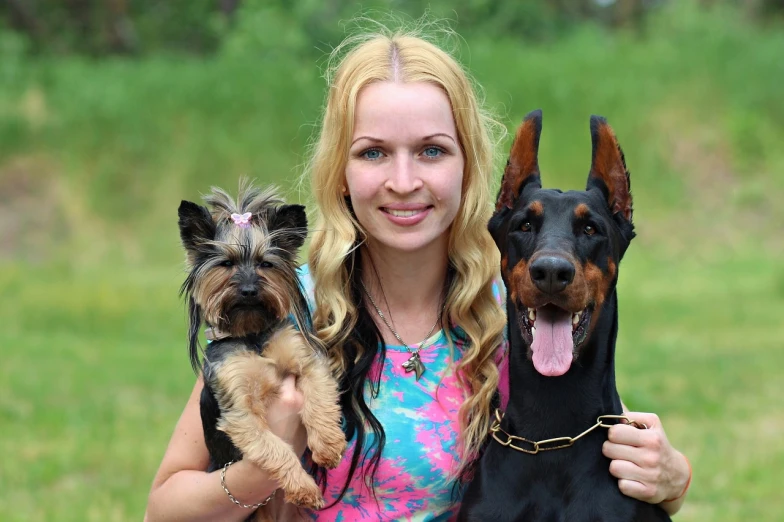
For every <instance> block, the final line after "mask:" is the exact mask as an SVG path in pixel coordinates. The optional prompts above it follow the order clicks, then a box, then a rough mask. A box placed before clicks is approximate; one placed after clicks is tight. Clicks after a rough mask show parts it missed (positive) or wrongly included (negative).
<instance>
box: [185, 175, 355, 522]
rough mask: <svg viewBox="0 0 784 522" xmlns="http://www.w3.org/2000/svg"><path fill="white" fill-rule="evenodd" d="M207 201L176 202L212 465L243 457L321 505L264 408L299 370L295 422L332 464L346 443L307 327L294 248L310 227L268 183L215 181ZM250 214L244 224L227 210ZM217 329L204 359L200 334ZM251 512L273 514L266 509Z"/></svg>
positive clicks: (289, 493) (289, 492) (288, 491)
mask: <svg viewBox="0 0 784 522" xmlns="http://www.w3.org/2000/svg"><path fill="white" fill-rule="evenodd" d="M205 202H206V203H207V207H204V206H200V205H197V204H195V203H191V202H189V201H183V202H182V203H181V205H180V208H179V228H180V236H181V239H182V243H183V246H184V247H185V251H186V255H187V264H188V268H189V274H188V277H187V279H186V280H185V282H184V283H183V286H182V292H183V293H184V294H185V295H186V296H187V300H188V306H189V315H190V328H189V351H190V358H191V363H192V365H193V366H194V369H196V370H199V369H200V370H201V371H202V373H203V376H204V391H203V392H202V396H201V417H202V424H203V427H204V437H205V441H206V444H207V448H208V450H209V452H210V464H209V471H213V470H217V469H220V468H222V467H223V466H224V465H225V464H226V463H227V462H229V461H237V460H240V459H243V458H244V459H250V460H252V461H253V462H255V463H256V464H258V465H259V466H260V467H262V468H263V469H265V470H267V471H268V472H269V473H270V474H271V476H272V477H273V478H274V479H275V480H276V481H278V483H279V484H280V485H281V487H282V489H283V490H284V491H285V500H286V501H287V502H290V503H292V504H296V505H299V506H303V507H308V508H312V509H318V508H320V507H322V506H323V502H324V501H323V498H322V494H321V490H320V489H319V487H318V486H317V484H316V482H315V481H314V479H313V477H312V476H311V475H310V474H308V473H307V472H306V471H305V469H304V468H303V466H302V463H301V461H300V459H299V457H298V456H297V455H296V454H295V452H294V451H293V449H292V448H291V446H290V445H289V444H287V443H285V442H284V441H283V440H281V439H280V438H278V437H277V436H275V435H273V434H272V432H270V431H269V427H268V425H267V423H266V421H265V416H266V415H265V413H266V408H267V405H268V403H269V401H270V400H272V399H273V398H275V397H276V394H277V393H278V389H279V387H280V384H281V382H282V380H283V378H284V377H286V376H289V375H294V376H296V377H297V387H298V389H299V390H300V391H301V392H302V394H303V396H304V407H303V409H302V411H301V417H302V423H303V425H304V426H305V428H306V430H307V441H308V447H309V448H310V451H311V453H312V460H313V462H314V463H315V464H317V465H322V466H326V467H329V468H333V467H335V466H337V464H338V463H339V462H340V459H341V457H342V455H343V451H344V450H345V446H346V441H345V437H344V434H343V431H342V429H341V424H340V423H341V418H340V408H339V406H338V390H337V384H336V382H335V380H334V379H333V378H332V376H331V374H330V371H329V369H328V365H327V360H326V357H325V355H324V350H323V349H322V347H321V345H320V343H319V342H318V340H317V339H316V338H315V337H314V336H313V335H312V334H311V328H310V320H309V314H308V309H307V301H306V299H305V296H304V292H303V289H302V288H301V285H300V283H299V281H298V278H297V273H296V267H297V265H296V256H297V251H298V249H299V248H300V247H301V246H302V245H303V243H304V241H305V237H306V234H307V218H306V216H305V210H304V207H302V206H301V205H286V204H284V203H283V201H282V200H281V199H280V198H279V197H278V196H277V195H276V194H275V191H274V190H273V189H269V190H266V191H262V190H260V189H257V188H253V187H245V188H243V189H241V193H240V196H239V198H238V199H237V201H234V200H233V199H232V198H231V197H230V196H229V195H228V194H226V193H225V192H223V191H222V190H220V189H216V188H213V191H212V193H211V194H210V195H209V196H207V197H205ZM246 212H250V213H251V214H252V218H251V222H250V226H248V227H247V228H242V227H240V226H238V225H237V224H236V223H235V222H234V221H233V220H232V218H231V214H233V213H236V214H244V213H246ZM205 323H206V324H207V325H208V326H209V327H211V328H212V331H213V332H215V333H216V340H214V341H213V342H211V343H209V344H208V346H207V347H206V350H205V352H204V357H203V362H202V363H200V361H199V343H198V335H199V332H200V330H201V327H202V325H204V324H205ZM268 509H269V507H268V508H262V509H261V510H259V513H257V515H256V518H257V519H267V518H271V517H269V516H268V515H265V514H264V513H263V512H264V511H265V510H268Z"/></svg>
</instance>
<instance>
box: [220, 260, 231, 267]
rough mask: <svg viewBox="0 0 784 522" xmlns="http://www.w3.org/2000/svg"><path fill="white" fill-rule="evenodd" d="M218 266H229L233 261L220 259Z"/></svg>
mask: <svg viewBox="0 0 784 522" xmlns="http://www.w3.org/2000/svg"><path fill="white" fill-rule="evenodd" d="M220 266H223V267H226V268H231V267H233V266H234V261H232V260H231V259H226V260H225V261H221V263H220Z"/></svg>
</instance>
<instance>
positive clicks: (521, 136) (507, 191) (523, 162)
mask: <svg viewBox="0 0 784 522" xmlns="http://www.w3.org/2000/svg"><path fill="white" fill-rule="evenodd" d="M541 133H542V110H541V109H538V110H535V111H531V112H529V113H528V114H527V115H526V116H525V118H523V123H521V124H520V127H518V129H517V134H515V139H514V143H512V150H511V152H510V153H509V159H508V160H507V162H506V168H505V169H504V179H503V181H502V182H501V190H500V191H499V193H498V199H497V201H496V205H495V209H496V211H499V210H501V209H502V208H504V207H506V208H513V207H514V204H515V202H516V201H517V199H518V198H519V197H520V194H521V193H522V192H523V189H524V188H525V187H526V185H528V184H532V185H533V186H536V187H539V188H541V186H542V180H541V178H540V175H539V136H540V135H541Z"/></svg>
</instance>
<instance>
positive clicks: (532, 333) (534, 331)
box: [531, 326, 536, 338]
mask: <svg viewBox="0 0 784 522" xmlns="http://www.w3.org/2000/svg"><path fill="white" fill-rule="evenodd" d="M531 337H533V338H536V326H531Z"/></svg>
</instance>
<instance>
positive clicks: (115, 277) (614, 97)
mask: <svg viewBox="0 0 784 522" xmlns="http://www.w3.org/2000/svg"><path fill="white" fill-rule="evenodd" d="M458 29H460V30H462V28H459V27H458ZM463 32H464V33H465V34H466V40H467V43H468V46H469V47H470V53H469V52H468V51H465V52H464V53H463V59H464V61H465V62H466V63H467V65H468V66H469V68H470V69H471V70H472V71H474V72H475V74H476V76H477V78H478V80H479V81H480V83H481V84H482V85H483V86H484V87H485V92H486V95H487V100H488V103H489V105H490V106H492V107H495V108H496V109H497V112H498V113H499V114H500V118H501V120H502V121H503V122H504V123H505V124H508V126H509V127H510V129H512V128H513V127H514V125H515V124H516V122H517V121H519V119H520V118H521V117H522V116H523V115H524V114H525V113H526V112H528V111H529V110H531V109H534V108H538V107H542V108H543V109H544V133H543V136H542V144H541V164H542V170H543V176H544V182H545V185H548V186H559V187H562V188H580V187H581V186H582V185H583V183H584V181H585V176H586V174H587V170H588V163H589V158H590V138H589V134H588V116H589V115H590V114H592V113H598V114H602V115H604V116H606V117H607V118H608V119H609V121H610V123H611V124H612V125H613V127H614V128H615V130H616V132H617V134H618V137H619V139H620V141H621V144H622V145H623V146H624V150H625V152H626V157H627V161H628V163H629V166H630V169H631V171H632V187H633V190H634V197H635V220H636V223H637V228H638V232H639V237H638V238H637V239H636V240H635V241H634V242H633V244H632V247H631V248H630V250H629V253H628V254H627V258H626V259H625V260H624V262H623V265H622V268H621V276H620V277H621V283H620V286H619V289H620V290H619V291H620V301H621V334H620V341H619V352H618V367H619V371H618V373H619V387H620V389H621V393H622V396H623V398H624V401H625V402H626V403H627V405H628V406H629V407H630V408H632V409H634V410H644V411H654V412H656V413H658V414H659V415H660V416H661V417H662V419H663V422H664V424H665V427H666V428H667V433H668V435H669V437H670V440H671V441H672V442H673V444H674V445H675V446H676V447H678V448H679V449H682V450H683V451H684V452H685V453H686V454H687V455H689V457H690V459H691V461H692V464H693V467H694V472H695V478H694V483H693V486H692V490H691V493H690V494H689V500H688V502H687V504H686V506H685V507H684V509H683V511H682V514H681V515H679V517H678V519H679V520H684V521H704V520H712V521H719V522H724V521H726V522H729V521H734V520H755V521H771V522H772V521H775V520H779V519H780V518H781V515H782V513H784V501H783V500H782V497H781V495H780V493H779V491H778V488H779V485H780V484H781V480H782V478H784V475H782V473H781V469H782V466H784V438H782V437H781V435H780V433H781V430H782V429H784V414H783V413H782V410H781V407H780V402H781V400H780V396H779V394H780V389H781V387H780V385H779V384H778V382H779V381H780V378H779V376H778V375H779V374H780V370H779V368H781V367H782V366H783V365H784V351H782V347H783V346H782V341H784V322H782V320H781V314H782V312H784V263H782V261H784V237H782V235H781V224H782V223H784V210H782V206H781V204H780V201H781V198H782V197H783V196H784V175H783V174H782V172H784V150H782V148H781V146H780V144H781V143H784V127H783V126H782V121H784V105H782V104H781V101H780V91H781V87H780V86H781V85H784V62H783V61H782V60H781V59H780V56H781V49H783V48H784V37H782V34H784V33H781V31H778V32H776V31H774V30H764V29H759V28H752V27H749V26H747V25H745V24H744V22H743V21H742V20H741V19H740V18H739V17H738V16H735V15H734V14H733V13H732V12H723V11H718V10H717V11H715V12H713V13H712V14H708V15H706V14H701V15H699V14H697V12H696V11H694V10H692V9H691V8H689V7H681V8H678V9H676V10H672V11H664V12H662V13H661V14H660V15H659V16H658V18H657V19H655V20H654V21H653V22H652V24H651V26H650V27H649V28H648V30H647V33H646V34H647V36H645V37H640V36H634V35H628V34H623V33H620V34H615V35H608V34H604V33H602V32H600V31H598V30H597V29H595V28H590V27H586V28H584V29H583V30H580V31H578V32H576V33H574V34H572V35H570V36H568V37H566V38H564V39H562V40H558V41H556V42H553V43H550V44H547V45H541V46H532V45H530V44H522V43H520V42H511V41H506V40H500V41H498V40H496V41H493V40H489V39H488V38H486V37H482V36H481V35H475V36H471V35H470V34H468V32H466V31H463ZM2 45H3V41H2V39H0V47H2ZM235 51H236V50H235ZM0 80H2V81H0V232H2V241H0V295H2V297H3V298H2V299H0V317H2V329H0V342H2V345H3V346H4V350H3V363H2V365H0V426H2V433H1V434H0V450H2V452H3V455H4V458H5V461H4V463H3V466H0V485H2V488H0V514H2V515H0V518H2V519H3V520H12V521H17V520H18V521H32V520H47V519H56V520H65V521H69V520H73V521H84V520H101V521H103V520H118V521H125V520H139V519H140V518H141V514H142V513H143V511H144V505H145V501H146V495H147V491H148V488H149V484H150V481H151V479H152V476H153V474H154V473H155V470H156V468H157V465H158V463H159V461H160V458H161V456H162V454H163V451H164V449H165V447H166V444H167V441H168V437H169V436H170V433H171V430H172V428H173V426H174V423H175V422H176V420H177V417H178V415H179V413H180V411H181V409H182V407H183V405H184V403H185V400H186V398H187V393H188V391H189V389H190V387H191V386H192V382H193V374H192V372H191V370H190V367H189V365H188V362H187V355H186V348H185V310H184V307H183V304H182V303H181V301H180V300H179V299H178V296H177V292H178V287H179V284H180V282H181V280H182V277H183V273H182V269H181V262H182V253H181V250H180V247H179V243H178V236H177V229H176V218H175V209H176V207H177V205H178V203H179V201H180V199H183V198H197V197H198V195H199V193H203V192H205V191H206V190H208V188H209V185H211V184H217V185H221V186H224V187H227V188H233V187H235V186H236V181H237V178H238V177H239V176H241V175H249V176H252V177H256V178H257V179H259V180H260V181H262V182H276V183H279V184H281V185H282V186H283V187H284V188H286V189H287V190H288V192H289V194H290V197H291V198H292V199H297V198H298V197H299V196H300V195H303V196H305V195H306V193H307V187H305V190H304V191H303V192H302V194H300V192H299V191H298V190H297V178H298V176H299V173H300V171H301V168H300V166H301V164H302V162H303V161H304V150H305V147H306V144H307V141H308V138H309V137H310V135H311V132H312V129H313V125H314V124H315V122H316V121H317V119H318V108H319V105H320V103H321V101H322V97H323V84H322V81H321V79H320V78H319V70H318V68H317V67H316V65H315V64H314V63H312V62H308V61H305V60H303V59H302V58H301V56H288V55H287V54H286V52H285V50H282V51H280V52H279V53H277V54H272V53H271V54H267V55H261V56H247V55H243V54H242V53H238V52H233V53H231V54H226V55H223V56H221V55H218V56H215V57H212V58H205V59H193V58H189V59H185V58H181V57H165V56H158V57H151V58H147V59H144V60H143V61H126V60H105V61H86V60H80V59H77V58H66V59H59V60H57V61H53V60H47V61H43V60H25V59H22V58H20V57H17V58H13V56H11V57H10V58H9V59H7V60H6V59H5V57H4V60H2V61H0ZM508 144H509V141H508V139H507V140H506V141H505V142H504V143H503V144H502V146H501V148H502V151H505V150H506V148H507V147H508ZM303 199H306V198H303Z"/></svg>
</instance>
